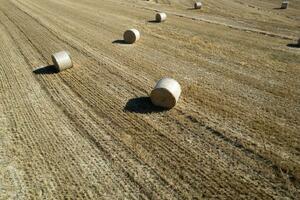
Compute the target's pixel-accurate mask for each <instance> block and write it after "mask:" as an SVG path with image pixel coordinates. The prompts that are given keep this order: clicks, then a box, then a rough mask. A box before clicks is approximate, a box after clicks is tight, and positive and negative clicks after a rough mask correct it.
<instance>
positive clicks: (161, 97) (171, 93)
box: [150, 78, 181, 109]
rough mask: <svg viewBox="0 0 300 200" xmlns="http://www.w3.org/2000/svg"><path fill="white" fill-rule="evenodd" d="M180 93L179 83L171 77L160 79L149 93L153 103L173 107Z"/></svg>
mask: <svg viewBox="0 0 300 200" xmlns="http://www.w3.org/2000/svg"><path fill="white" fill-rule="evenodd" d="M180 94H181V87H180V85H179V83H178V82H177V81H176V80H174V79H172V78H162V79H160V80H159V81H158V82H157V84H156V86H155V87H154V89H153V90H152V92H151V94H150V98H151V101H152V103H153V104H154V105H156V106H160V107H163V108H168V109H171V108H173V107H174V106H175V105H176V103H177V101H178V99H179V96H180Z"/></svg>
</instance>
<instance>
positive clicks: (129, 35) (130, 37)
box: [123, 29, 141, 44]
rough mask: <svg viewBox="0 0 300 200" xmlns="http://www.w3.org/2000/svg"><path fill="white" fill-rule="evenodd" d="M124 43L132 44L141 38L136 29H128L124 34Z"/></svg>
mask: <svg viewBox="0 0 300 200" xmlns="http://www.w3.org/2000/svg"><path fill="white" fill-rule="evenodd" d="M123 37H124V41H125V42H126V43H128V44H133V43H135V42H136V41H138V40H139V39H140V37H141V35H140V32H139V31H138V30H136V29H129V30H127V31H125V32H124V35H123Z"/></svg>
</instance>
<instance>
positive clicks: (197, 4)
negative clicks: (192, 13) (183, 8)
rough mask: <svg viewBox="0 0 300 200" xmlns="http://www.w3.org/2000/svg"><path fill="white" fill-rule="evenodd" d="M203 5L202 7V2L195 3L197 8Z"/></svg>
mask: <svg viewBox="0 0 300 200" xmlns="http://www.w3.org/2000/svg"><path fill="white" fill-rule="evenodd" d="M201 7H202V3H201V2H195V3H194V8H195V9H201Z"/></svg>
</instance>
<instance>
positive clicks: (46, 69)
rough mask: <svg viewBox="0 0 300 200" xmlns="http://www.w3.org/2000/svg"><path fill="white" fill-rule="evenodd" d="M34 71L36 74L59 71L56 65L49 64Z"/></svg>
mask: <svg viewBox="0 0 300 200" xmlns="http://www.w3.org/2000/svg"><path fill="white" fill-rule="evenodd" d="M33 73H35V74H56V73H58V70H57V68H56V67H55V65H48V66H43V67H38V68H36V69H34V70H33Z"/></svg>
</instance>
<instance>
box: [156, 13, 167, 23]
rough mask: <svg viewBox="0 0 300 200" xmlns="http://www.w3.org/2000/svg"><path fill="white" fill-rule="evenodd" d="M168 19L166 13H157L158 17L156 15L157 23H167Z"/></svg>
mask: <svg viewBox="0 0 300 200" xmlns="http://www.w3.org/2000/svg"><path fill="white" fill-rule="evenodd" d="M166 19H167V14H166V13H157V14H156V15H155V20H156V21H157V22H163V21H165V20H166Z"/></svg>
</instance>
